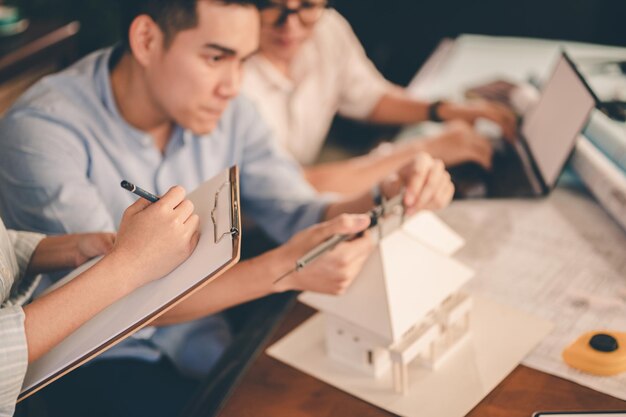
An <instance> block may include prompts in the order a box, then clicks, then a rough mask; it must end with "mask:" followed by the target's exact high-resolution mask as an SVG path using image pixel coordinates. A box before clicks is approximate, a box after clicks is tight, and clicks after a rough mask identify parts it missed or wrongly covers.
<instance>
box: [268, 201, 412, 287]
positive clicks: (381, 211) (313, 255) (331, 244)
mask: <svg viewBox="0 0 626 417" xmlns="http://www.w3.org/2000/svg"><path fill="white" fill-rule="evenodd" d="M403 200H404V192H402V193H400V194H398V195H397V196H396V197H394V198H392V199H391V200H389V201H387V202H385V203H383V204H381V205H380V206H376V207H374V208H373V209H372V210H370V211H369V212H368V213H367V214H368V215H369V216H370V225H369V226H368V227H367V229H368V230H369V229H371V228H372V227H374V226H376V225H377V224H378V221H379V219H380V218H381V217H382V216H384V215H385V214H386V213H387V212H388V211H392V210H395V208H396V207H399V206H401V205H402V201H403ZM362 235H363V232H359V233H354V234H348V235H334V236H332V237H330V238H328V239H326V240H325V241H324V242H322V243H320V244H319V245H317V246H316V247H314V248H313V249H311V250H310V251H309V252H307V253H306V254H305V255H304V256H303V257H301V258H300V259H298V260H297V261H296V267H295V268H294V269H292V270H290V271H289V272H287V273H285V274H283V275H282V276H280V277H279V278H278V279H276V281H274V284H276V283H277V282H279V281H281V280H282V279H284V278H285V277H287V276H288V275H289V274H291V273H293V272H297V271H299V270H301V269H302V268H304V267H305V266H307V265H308V264H310V263H311V262H313V261H314V260H316V259H317V258H319V257H320V256H322V255H324V254H325V253H326V252H328V251H330V250H332V249H334V248H335V246H337V245H338V244H340V243H341V242H346V241H348V240H352V239H356V238H358V237H361V236H362Z"/></svg>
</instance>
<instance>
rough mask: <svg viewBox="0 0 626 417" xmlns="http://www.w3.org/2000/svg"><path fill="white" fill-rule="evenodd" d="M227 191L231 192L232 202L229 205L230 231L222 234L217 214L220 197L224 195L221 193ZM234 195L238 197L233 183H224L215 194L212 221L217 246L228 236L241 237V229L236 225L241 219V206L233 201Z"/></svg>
mask: <svg viewBox="0 0 626 417" xmlns="http://www.w3.org/2000/svg"><path fill="white" fill-rule="evenodd" d="M225 189H228V190H230V196H229V197H230V198H229V200H230V201H229V204H228V205H229V207H230V210H229V225H228V230H226V231H225V232H220V228H219V224H218V223H219V221H218V218H217V212H218V210H219V201H220V196H221V195H222V194H221V193H222V192H223V191H224V190H225ZM234 195H236V190H235V184H234V183H233V182H232V181H226V182H224V183H223V184H222V185H220V188H218V190H217V191H216V192H215V200H214V202H213V210H211V221H212V222H213V240H214V242H215V243H216V244H217V243H220V242H221V241H222V239H224V238H225V237H226V236H232V237H235V236H238V235H239V229H238V228H237V224H236V223H235V222H236V219H238V218H239V205H238V204H237V200H236V199H233V196H234ZM222 230H223V229H222Z"/></svg>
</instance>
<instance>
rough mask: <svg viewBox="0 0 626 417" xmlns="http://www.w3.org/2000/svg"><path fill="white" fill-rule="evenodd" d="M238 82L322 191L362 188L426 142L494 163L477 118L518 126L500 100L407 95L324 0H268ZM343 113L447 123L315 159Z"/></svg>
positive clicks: (375, 119) (452, 157) (442, 153)
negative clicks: (416, 135)
mask: <svg viewBox="0 0 626 417" xmlns="http://www.w3.org/2000/svg"><path fill="white" fill-rule="evenodd" d="M242 92H243V93H244V94H245V95H247V96H248V97H249V98H251V99H252V100H253V101H254V102H255V103H256V105H257V107H258V108H259V111H260V112H261V114H262V115H263V117H264V118H265V120H266V122H267V123H268V124H269V125H270V126H271V127H272V129H273V130H274V134H275V136H276V138H277V140H278V141H279V143H280V145H281V146H282V147H283V148H285V149H286V150H287V151H288V152H289V153H290V154H291V155H292V156H293V157H294V158H295V159H296V160H297V161H298V162H299V163H300V164H301V165H302V166H304V167H305V174H306V177H307V179H308V180H309V182H310V183H311V184H312V185H313V186H315V187H316V188H317V189H318V190H320V191H332V192H339V193H345V194H351V193H358V192H362V191H364V190H367V189H369V188H370V187H371V186H372V185H374V184H375V183H377V182H378V181H380V180H381V179H382V178H384V177H385V176H386V175H388V174H389V173H390V172H393V171H394V170H396V169H397V168H398V167H400V166H402V165H403V164H405V163H406V161H408V160H411V158H414V157H415V155H416V154H418V153H419V152H422V151H426V152H428V153H430V154H431V155H432V156H433V157H435V158H438V159H441V160H443V161H444V163H445V164H446V166H447V167H450V166H454V165H457V164H459V163H463V162H468V161H471V162H476V163H478V164H480V165H482V166H483V167H485V168H487V169H488V168H490V166H491V157H492V148H491V145H490V143H489V141H488V140H487V139H486V138H484V137H483V136H481V135H480V134H478V133H477V132H476V131H475V130H474V129H473V127H472V125H473V122H474V121H475V120H476V119H478V118H486V119H490V120H492V121H495V122H496V123H498V124H499V125H500V126H501V127H502V129H503V131H504V132H505V134H507V136H512V134H513V131H514V127H515V116H514V115H513V114H512V113H511V112H509V111H508V110H506V109H504V108H503V107H500V106H497V105H493V104H488V103H485V102H468V103H453V102H440V101H438V102H434V103H429V102H425V101H420V100H416V99H414V98H411V97H410V96H409V95H408V94H407V93H406V91H405V90H404V89H403V88H401V87H398V86H396V85H393V84H391V83H390V82H388V81H387V80H385V78H384V77H383V76H382V75H381V74H380V73H379V72H378V70H377V69H376V68H375V66H374V64H373V63H372V62H371V61H370V60H369V59H368V58H367V56H366V54H365V52H364V50H363V48H362V46H361V44H360V43H359V40H358V39H357V37H356V35H355V34H354V32H353V31H352V29H351V27H350V25H349V24H348V22H347V21H346V20H345V19H344V18H343V17H342V16H341V15H340V14H339V13H338V12H337V11H336V10H334V9H332V8H331V7H329V3H328V2H327V1H326V0H269V1H267V2H265V3H264V5H263V6H262V10H261V48H260V53H259V54H257V55H256V56H253V57H252V58H250V60H249V61H248V62H247V63H246V67H245V73H244V83H243V89H242ZM337 113H339V114H341V115H343V116H345V117H348V118H352V119H358V120H364V121H368V122H372V123H379V124H389V125H402V124H410V123H416V122H421V121H425V120H433V121H442V122H446V123H445V125H444V129H443V131H442V132H441V133H440V134H438V135H436V136H431V137H428V138H423V139H422V140H419V141H418V140H415V141H410V142H407V143H403V144H396V145H393V146H392V145H387V146H383V147H379V149H378V150H377V152H372V153H371V154H369V155H365V156H361V157H356V158H352V159H349V160H347V161H340V162H333V163H326V164H319V165H315V162H316V161H317V159H318V157H319V154H320V151H321V149H322V146H323V144H324V141H325V138H326V136H327V134H328V131H329V129H330V125H331V122H332V120H333V118H334V116H335V115H336V114H337Z"/></svg>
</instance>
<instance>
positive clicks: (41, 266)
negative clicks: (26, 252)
mask: <svg viewBox="0 0 626 417" xmlns="http://www.w3.org/2000/svg"><path fill="white" fill-rule="evenodd" d="M77 254H78V235H63V236H48V237H46V238H44V239H42V240H41V242H39V245H37V249H35V252H33V256H32V258H31V260H30V263H29V264H28V273H29V274H35V275H36V274H40V273H43V272H52V271H55V270H59V269H65V268H73V267H76V266H77V263H78V261H77Z"/></svg>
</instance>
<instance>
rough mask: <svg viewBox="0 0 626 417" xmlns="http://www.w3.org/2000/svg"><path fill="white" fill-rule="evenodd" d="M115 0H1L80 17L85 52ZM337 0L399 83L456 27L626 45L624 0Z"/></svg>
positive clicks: (109, 18) (37, 12) (110, 29)
mask: <svg viewBox="0 0 626 417" xmlns="http://www.w3.org/2000/svg"><path fill="white" fill-rule="evenodd" d="M117 1H124V0H117ZM117 1H116V0H8V1H6V0H5V2H6V3H9V4H16V5H19V6H20V7H21V8H22V9H23V10H24V11H25V12H26V13H27V14H28V15H30V16H33V17H36V16H44V17H51V16H56V17H59V18H62V19H77V20H79V21H80V22H81V23H82V28H81V34H80V36H79V48H80V52H81V53H82V54H84V53H87V52H89V51H91V50H93V49H96V48H98V47H101V46H105V45H109V44H111V43H113V42H115V41H116V40H117V38H118V24H117V4H118V3H117ZM334 5H335V7H336V8H337V9H338V10H339V11H340V12H341V13H342V14H343V15H344V16H346V18H347V19H348V20H349V21H350V23H351V24H352V26H353V28H354V30H355V32H356V33H357V35H358V36H359V38H360V39H361V41H362V42H363V45H364V46H365V49H366V51H367V53H368V54H369V55H370V57H371V58H372V60H373V61H374V63H375V64H376V65H377V66H378V68H379V69H380V70H381V71H382V72H383V74H384V75H385V76H386V77H388V78H389V79H390V80H392V81H394V82H396V83H400V84H406V83H407V82H408V81H409V80H410V79H411V77H412V75H413V74H414V73H415V71H416V70H417V69H418V68H419V67H420V65H421V64H422V63H423V62H424V60H425V59H426V58H427V57H428V54H429V53H430V52H431V51H432V49H433V48H434V47H435V46H436V44H437V42H438V41H439V40H440V39H441V38H442V37H455V36H457V35H458V34H461V33H477V34H487V35H508V36H529V37H540V38H549V39H565V40H575V41H585V42H594V43H602V44H609V45H620V46H626V1H624V0H523V1H506V0H440V1H425V0H385V1H381V0H335V1H334Z"/></svg>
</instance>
